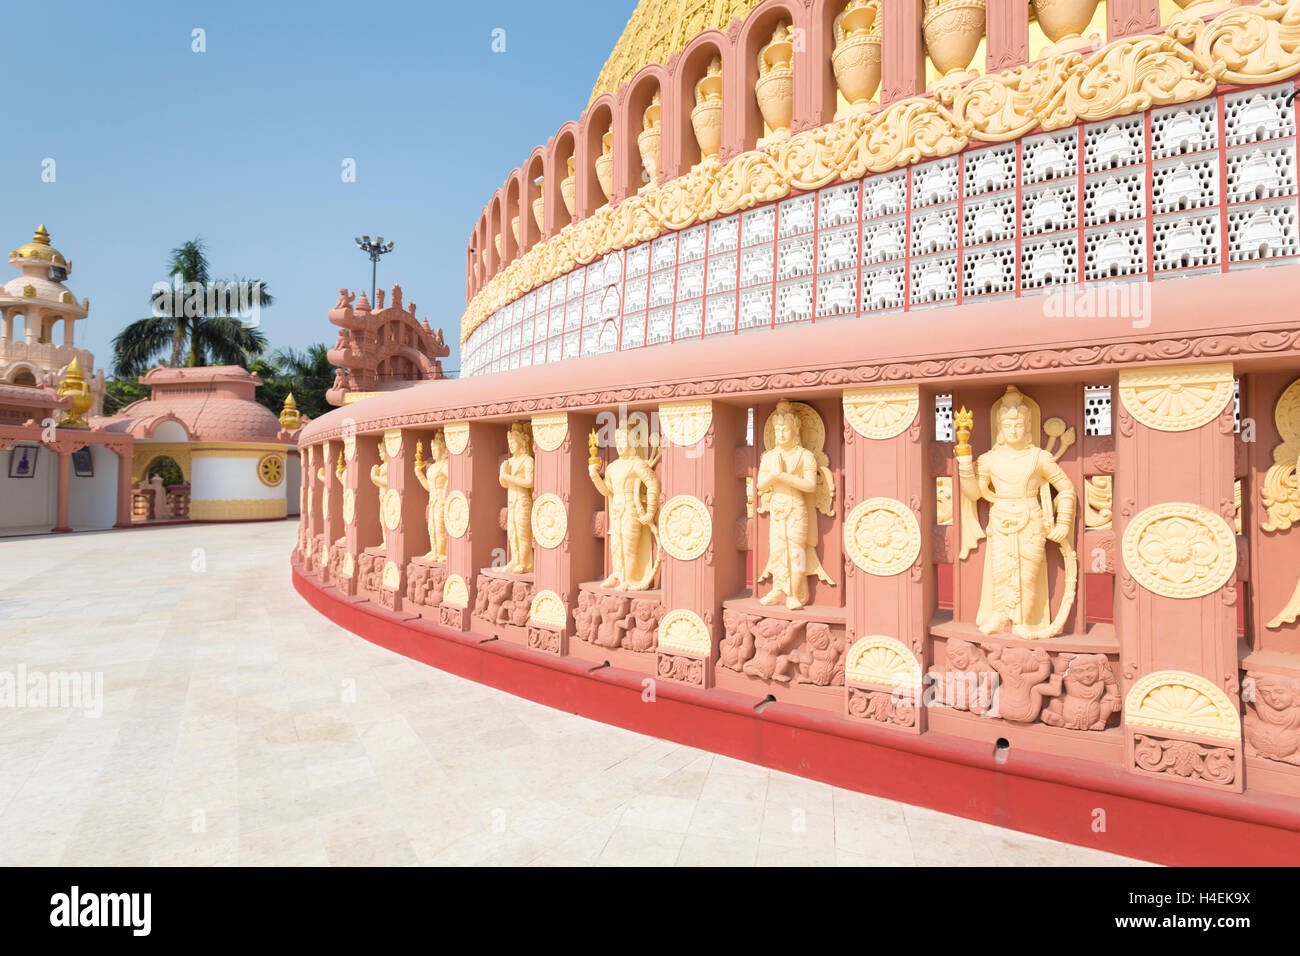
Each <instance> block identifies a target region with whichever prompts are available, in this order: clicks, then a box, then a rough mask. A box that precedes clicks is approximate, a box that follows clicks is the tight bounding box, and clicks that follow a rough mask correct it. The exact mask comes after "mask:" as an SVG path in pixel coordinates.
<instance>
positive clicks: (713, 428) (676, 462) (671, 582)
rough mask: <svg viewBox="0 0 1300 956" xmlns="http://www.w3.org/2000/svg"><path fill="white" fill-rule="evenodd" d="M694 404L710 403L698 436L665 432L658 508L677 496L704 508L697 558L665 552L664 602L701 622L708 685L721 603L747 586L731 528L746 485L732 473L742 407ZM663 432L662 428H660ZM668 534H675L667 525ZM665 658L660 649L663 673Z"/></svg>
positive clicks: (667, 409)
mask: <svg viewBox="0 0 1300 956" xmlns="http://www.w3.org/2000/svg"><path fill="white" fill-rule="evenodd" d="M694 404H695V405H697V406H698V407H703V406H708V405H711V406H712V407H711V409H710V410H709V413H708V414H709V416H710V421H709V426H708V429H707V430H706V431H705V432H704V434H703V435H702V437H700V438H699V439H698V440H696V441H693V442H689V443H683V444H678V443H676V442H674V441H673V440H672V439H671V438H670V437H669V436H668V435H667V434H664V436H663V439H662V446H663V462H662V464H661V465H660V466H659V472H660V474H661V475H662V476H663V483H664V484H663V492H662V498H661V501H662V504H661V506H660V507H661V510H662V509H663V508H666V507H668V505H669V504H670V503H671V502H672V500H673V499H674V498H677V497H679V496H689V497H691V498H694V499H696V501H698V502H700V503H701V504H703V506H704V508H705V510H706V511H707V512H708V514H709V521H710V525H711V531H710V535H709V540H708V544H707V546H706V547H705V548H704V551H703V553H702V554H700V555H699V556H698V557H695V558H691V559H683V558H675V557H672V556H671V555H669V554H668V553H665V554H664V557H663V566H662V568H663V570H662V581H663V592H664V598H663V600H664V607H665V609H666V610H667V611H668V613H670V614H671V613H672V612H673V611H674V610H676V609H679V608H683V609H689V610H691V611H693V612H694V613H696V614H698V615H699V616H700V618H701V620H703V621H704V624H705V627H706V628H707V630H708V632H709V638H710V644H711V648H712V652H711V653H710V661H709V662H708V663H707V664H706V666H705V668H704V672H703V673H704V685H705V686H710V685H711V684H712V673H711V660H712V658H713V657H714V656H716V650H717V646H718V641H719V639H720V637H721V635H722V602H723V601H724V600H727V599H729V598H733V597H737V596H739V595H740V594H741V592H742V591H743V589H744V587H745V554H744V552H742V551H740V550H738V549H737V548H736V540H735V533H736V532H735V528H736V519H737V518H739V517H741V516H743V515H744V514H745V483H744V477H743V476H742V475H738V474H737V471H736V453H737V450H738V449H740V448H742V447H743V446H744V445H745V422H746V409H745V408H743V407H739V406H734V405H724V404H722V403H720V402H700V403H694ZM672 414H673V412H672V406H661V420H662V419H663V418H664V417H665V416H670V415H672ZM694 414H699V412H698V411H695V412H694ZM666 430H667V429H662V427H661V432H662V431H666ZM668 533H669V534H672V533H673V532H672V529H671V528H669V529H668ZM663 657H664V651H663V649H660V661H661V668H660V673H661V674H662V673H664V669H663V667H662V661H663Z"/></svg>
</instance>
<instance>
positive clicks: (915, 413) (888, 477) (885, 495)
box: [842, 385, 935, 732]
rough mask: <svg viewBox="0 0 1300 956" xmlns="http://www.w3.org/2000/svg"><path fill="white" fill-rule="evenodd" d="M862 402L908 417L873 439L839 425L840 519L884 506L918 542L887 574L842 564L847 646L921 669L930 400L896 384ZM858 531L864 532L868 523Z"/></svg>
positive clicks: (928, 593) (927, 603) (929, 582)
mask: <svg viewBox="0 0 1300 956" xmlns="http://www.w3.org/2000/svg"><path fill="white" fill-rule="evenodd" d="M857 398H858V393H855V392H854V391H853V390H849V391H846V392H845V396H844V401H845V404H846V407H848V406H851V405H852V403H854V402H855V401H856V400H857ZM869 400H871V401H881V400H883V401H886V402H889V403H890V405H891V406H892V407H896V408H898V409H909V410H910V411H899V412H898V413H897V414H898V415H899V419H898V421H897V424H896V425H893V426H891V427H890V428H887V429H883V430H880V431H876V433H875V435H874V436H870V435H864V434H862V433H861V432H859V431H858V430H857V428H856V427H855V426H854V425H853V424H852V417H851V416H850V420H849V421H847V422H846V423H845V426H844V501H843V504H842V508H843V514H844V515H845V519H846V520H850V521H851V518H850V516H851V515H852V514H853V512H854V509H855V508H857V507H858V506H859V505H860V504H861V503H862V502H864V501H867V500H869V499H888V500H889V501H891V502H894V503H895V504H896V505H900V506H902V507H903V508H904V509H906V511H907V512H909V513H910V514H911V515H912V517H913V518H914V519H915V521H916V527H915V530H916V531H917V533H918V540H917V542H916V556H915V558H914V560H913V561H912V562H911V563H910V564H909V565H908V566H907V567H905V568H902V569H900V570H899V571H897V572H896V573H893V574H876V573H870V572H868V571H865V570H863V569H862V568H859V567H858V566H857V565H856V564H855V563H854V562H853V561H852V560H851V559H850V560H848V561H845V562H844V574H845V579H844V580H845V588H844V591H845V598H846V602H847V607H846V610H847V618H846V633H845V638H846V646H847V647H848V648H851V647H852V646H853V644H854V642H855V641H857V640H858V639H859V638H862V637H868V636H877V635H879V636H884V637H891V638H893V639H895V640H897V641H899V642H900V643H902V644H903V645H904V646H905V647H907V648H908V650H910V651H911V653H912V655H913V656H914V657H915V658H916V660H917V664H918V666H919V667H920V669H921V670H924V669H925V666H926V664H927V663H928V661H927V660H926V651H925V649H926V645H927V641H926V637H927V633H928V627H929V623H930V619H931V617H933V615H934V610H935V577H934V574H933V572H932V571H931V570H930V566H931V560H932V559H931V556H930V551H931V547H932V545H931V540H932V535H931V533H930V529H931V528H932V527H933V526H934V495H933V494H932V493H928V492H929V489H928V488H927V483H928V475H929V464H928V462H927V460H926V447H927V442H928V441H929V440H930V439H931V438H932V437H933V428H934V424H933V422H934V416H933V415H930V416H929V417H928V418H926V417H925V416H924V415H923V414H922V411H921V408H922V407H923V406H925V404H926V403H928V407H930V408H933V398H932V397H931V396H928V395H927V396H925V397H924V399H922V398H921V397H920V396H919V395H918V390H917V388H916V386H907V385H902V386H898V387H896V388H892V389H878V390H872V392H871V394H870V396H869ZM869 431H871V430H870V429H869ZM889 432H894V434H889ZM918 489H920V493H919V494H918V493H917V491H918ZM865 527H871V525H870V524H869V522H868V524H867V525H866V526H865ZM850 534H853V528H852V527H851V526H850V527H848V528H846V530H845V535H846V536H847V535H850ZM858 537H859V540H861V541H863V542H864V543H865V544H866V545H867V546H871V545H872V544H874V541H873V540H872V539H870V538H869V537H867V536H865V535H864V534H862V533H861V532H860V533H859V536H858ZM917 716H918V719H917V721H916V723H915V724H914V725H912V726H911V727H909V729H912V730H915V731H918V732H919V731H921V730H923V729H924V727H925V724H924V719H925V712H924V708H918V710H917Z"/></svg>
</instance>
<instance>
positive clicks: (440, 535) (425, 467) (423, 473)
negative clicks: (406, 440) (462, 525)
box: [415, 432, 451, 561]
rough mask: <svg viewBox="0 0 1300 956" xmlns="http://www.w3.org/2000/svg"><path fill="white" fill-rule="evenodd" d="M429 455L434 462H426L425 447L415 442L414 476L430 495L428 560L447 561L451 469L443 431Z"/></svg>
mask: <svg viewBox="0 0 1300 956" xmlns="http://www.w3.org/2000/svg"><path fill="white" fill-rule="evenodd" d="M429 454H430V455H432V456H433V457H432V460H430V461H427V462H426V461H425V460H424V458H423V448H422V446H421V444H420V443H419V442H416V443H415V477H416V480H417V481H419V482H420V487H422V488H423V489H424V490H425V491H427V492H428V493H429V506H428V508H427V509H426V511H425V520H426V521H427V522H428V524H429V553H428V554H426V555H425V556H424V560H425V561H446V560H447V523H446V515H445V514H444V509H445V508H446V505H447V482H448V481H449V480H450V478H451V470H450V468H449V466H448V463H447V442H446V440H445V439H444V438H443V435H442V432H438V433H437V434H436V435H434V436H433V438H431V439H430V440H429Z"/></svg>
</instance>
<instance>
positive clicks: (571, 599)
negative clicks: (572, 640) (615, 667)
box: [533, 414, 605, 653]
mask: <svg viewBox="0 0 1300 956" xmlns="http://www.w3.org/2000/svg"><path fill="white" fill-rule="evenodd" d="M533 421H534V425H533V436H534V446H533V454H534V472H533V496H534V497H533V500H534V501H537V500H538V499H540V498H541V497H542V496H543V495H555V496H556V497H558V498H559V499H560V501H561V502H563V504H564V514H565V535H564V538H563V540H561V541H560V543H559V544H558V545H557V546H555V547H546V546H545V545H543V544H542V538H543V537H544V534H543V533H542V532H541V530H540V529H539V528H537V527H534V528H533V536H534V549H533V572H534V584H535V590H534V594H537V593H539V592H541V591H553V592H554V593H555V594H556V595H557V596H558V597H559V598H560V600H561V601H562V602H563V603H564V610H565V618H564V629H563V631H561V634H560V641H559V653H566V651H565V648H566V647H567V641H568V638H569V637H570V636H571V635H572V633H573V609H574V608H575V607H576V606H577V602H578V585H579V584H580V583H582V582H586V581H600V580H601V579H602V578H603V577H604V575H605V562H604V557H605V552H604V546H603V539H601V538H598V537H595V536H594V535H593V534H592V518H593V516H595V515H599V514H601V513H602V512H603V511H604V508H605V500H604V498H603V497H602V496H601V494H600V492H598V491H597V490H596V486H595V485H594V484H593V483H592V481H591V478H590V477H589V475H588V473H587V456H588V453H587V435H588V433H589V432H590V431H591V430H592V429H593V428H595V427H596V418H595V416H593V415H578V414H568V415H565V416H564V417H563V422H564V425H563V428H564V438H563V440H562V441H561V442H560V445H559V447H558V448H553V449H552V448H545V447H543V444H544V443H546V444H549V441H548V440H547V439H546V438H545V437H543V436H544V434H545V433H544V431H543V428H551V429H554V428H555V425H554V422H555V419H554V417H547V419H546V421H547V422H548V424H547V425H546V426H539V424H538V422H539V419H536V418H535V419H534V420H533Z"/></svg>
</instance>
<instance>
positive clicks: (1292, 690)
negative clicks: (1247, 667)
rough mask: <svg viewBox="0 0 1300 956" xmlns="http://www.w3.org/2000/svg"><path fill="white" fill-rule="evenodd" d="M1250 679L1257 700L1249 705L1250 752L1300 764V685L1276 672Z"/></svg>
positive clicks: (1248, 739)
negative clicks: (1278, 675)
mask: <svg viewBox="0 0 1300 956" xmlns="http://www.w3.org/2000/svg"><path fill="white" fill-rule="evenodd" d="M1248 680H1250V681H1251V682H1252V683H1253V685H1254V695H1253V696H1254V700H1253V701H1249V706H1247V708H1246V722H1245V736H1246V755H1247V756H1250V757H1267V758H1268V759H1269V760H1281V761H1284V762H1286V763H1293V764H1300V686H1298V685H1297V683H1296V681H1293V680H1286V679H1285V678H1282V677H1275V676H1273V675H1259V676H1253V677H1250V678H1248Z"/></svg>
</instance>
